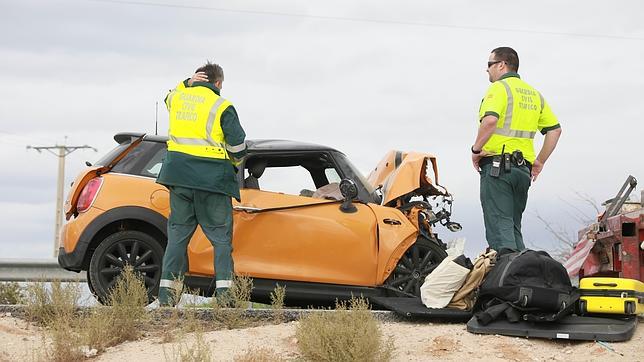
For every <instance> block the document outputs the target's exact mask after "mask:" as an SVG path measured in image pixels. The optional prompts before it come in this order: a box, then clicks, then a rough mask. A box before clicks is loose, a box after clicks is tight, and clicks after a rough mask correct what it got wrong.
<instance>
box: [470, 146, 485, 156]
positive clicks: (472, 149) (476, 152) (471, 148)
mask: <svg viewBox="0 0 644 362" xmlns="http://www.w3.org/2000/svg"><path fill="white" fill-rule="evenodd" d="M470 150H471V151H472V153H473V154H475V155H478V154H479V153H481V151H483V150H482V149H480V150H478V151H474V145H472V147H470Z"/></svg>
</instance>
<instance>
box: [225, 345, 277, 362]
mask: <svg viewBox="0 0 644 362" xmlns="http://www.w3.org/2000/svg"><path fill="white" fill-rule="evenodd" d="M234 361H235V362H278V361H284V359H283V358H282V357H280V356H279V355H278V354H277V353H275V351H273V350H272V349H270V348H267V347H261V348H253V349H251V350H249V351H247V352H246V353H244V354H243V355H240V356H236V357H235V359H234Z"/></svg>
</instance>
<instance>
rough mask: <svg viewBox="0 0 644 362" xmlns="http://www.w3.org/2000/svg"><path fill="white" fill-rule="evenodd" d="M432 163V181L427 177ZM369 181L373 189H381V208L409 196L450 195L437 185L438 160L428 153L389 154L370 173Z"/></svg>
mask: <svg viewBox="0 0 644 362" xmlns="http://www.w3.org/2000/svg"><path fill="white" fill-rule="evenodd" d="M430 163H431V165H432V169H433V171H434V175H433V176H434V179H433V180H432V179H431V178H430V177H428V175H427V171H428V170H427V166H428V164H430ZM367 181H368V182H369V183H370V184H371V185H372V186H373V187H374V188H380V189H381V192H382V205H387V204H388V203H390V202H391V201H393V200H395V199H397V198H398V197H400V196H403V195H406V194H409V193H410V192H413V193H414V194H415V195H422V196H434V195H436V196H437V195H447V194H448V193H447V190H446V189H445V188H444V187H442V186H440V185H439V184H438V168H437V165H436V157H435V156H433V155H431V154H428V153H421V152H403V151H395V150H393V151H389V152H387V154H386V155H385V157H383V159H382V160H381V161H380V162H379V163H378V166H376V168H375V169H374V170H373V171H371V173H370V174H369V176H368V177H367ZM436 186H440V187H441V189H443V190H440V189H438V188H437V187H436Z"/></svg>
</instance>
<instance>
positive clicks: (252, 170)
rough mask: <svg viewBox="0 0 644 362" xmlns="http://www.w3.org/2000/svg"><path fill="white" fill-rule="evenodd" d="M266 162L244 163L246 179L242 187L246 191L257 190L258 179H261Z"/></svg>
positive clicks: (251, 160)
mask: <svg viewBox="0 0 644 362" xmlns="http://www.w3.org/2000/svg"><path fill="white" fill-rule="evenodd" d="M266 164H267V162H266V160H261V159H250V160H248V161H247V162H246V165H247V166H246V169H247V170H248V177H246V178H245V179H244V187H245V188H247V189H256V190H259V180H258V179H259V178H260V177H262V174H263V173H264V170H265V169H266Z"/></svg>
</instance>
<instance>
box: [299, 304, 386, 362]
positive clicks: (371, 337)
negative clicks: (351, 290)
mask: <svg viewBox="0 0 644 362" xmlns="http://www.w3.org/2000/svg"><path fill="white" fill-rule="evenodd" d="M336 309H337V311H335V312H331V311H329V312H322V313H311V314H309V315H307V316H305V317H304V318H302V319H301V320H300V323H299V325H298V327H297V330H296V337H297V340H298V348H299V350H300V353H301V354H302V356H303V357H304V358H305V359H306V360H311V361H389V360H390V359H391V355H392V353H393V350H394V347H393V341H392V340H391V339H387V340H385V339H384V337H383V333H382V331H381V330H380V324H379V323H378V321H377V320H376V319H375V318H374V317H373V316H372V315H371V312H370V310H369V303H368V302H367V301H366V300H365V299H363V298H352V299H351V300H350V301H349V302H348V303H347V302H339V303H337V305H336Z"/></svg>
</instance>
